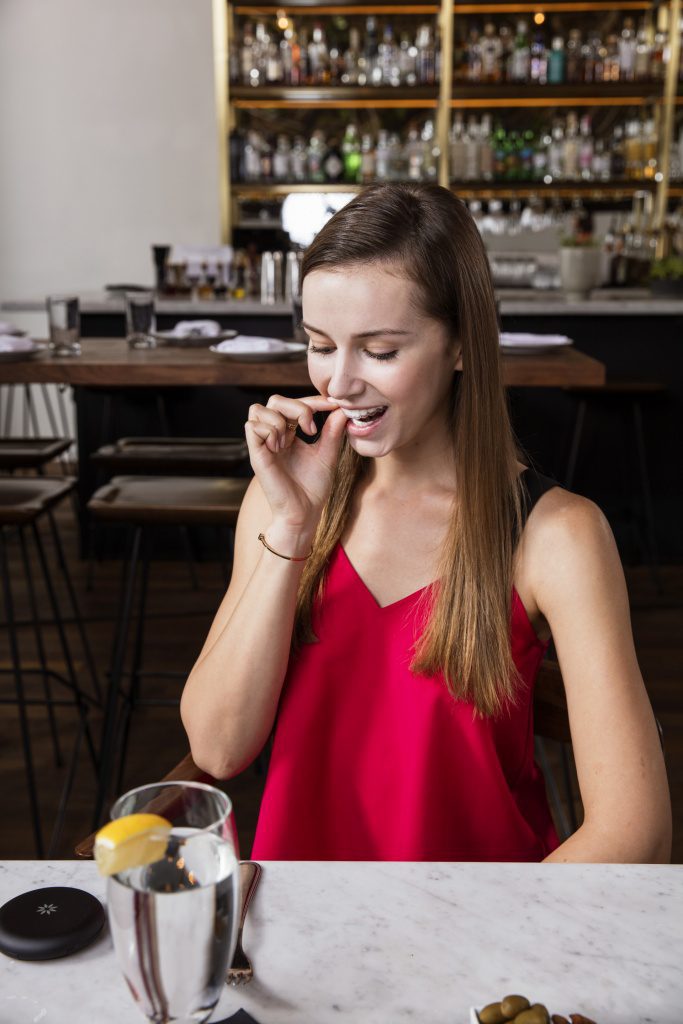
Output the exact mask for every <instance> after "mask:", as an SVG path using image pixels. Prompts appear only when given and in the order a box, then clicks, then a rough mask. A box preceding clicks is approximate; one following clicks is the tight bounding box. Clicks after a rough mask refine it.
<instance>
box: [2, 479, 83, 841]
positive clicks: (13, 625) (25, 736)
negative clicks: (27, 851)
mask: <svg viewBox="0 0 683 1024" xmlns="http://www.w3.org/2000/svg"><path fill="white" fill-rule="evenodd" d="M75 486H76V483H75V481H74V480H65V479H50V478H41V477H17V476H10V477H0V569H1V573H2V591H3V603H4V613H5V623H4V625H5V627H6V634H7V637H8V641H9V655H10V656H9V662H10V667H9V668H2V669H0V674H3V675H10V676H12V677H13V679H14V690H15V694H14V696H13V697H4V696H3V698H2V700H1V701H0V703H2V704H3V705H13V706H15V707H17V708H18V711H19V725H20V731H21V739H22V746H23V755H24V768H25V774H26V783H27V788H28V795H29V801H30V807H31V816H32V821H33V832H34V837H35V845H36V852H37V854H38V856H39V857H42V856H43V854H44V849H45V848H44V843H43V834H42V823H41V815H40V807H39V801H38V789H37V786H36V778H35V771H34V766H33V754H32V748H31V735H30V729H29V715H28V711H29V708H31V707H33V706H36V705H37V706H42V707H45V708H46V709H47V715H48V722H49V728H50V733H51V736H52V742H53V747H54V754H55V762H56V764H57V765H61V764H62V763H63V759H62V753H61V747H60V742H59V736H58V732H57V723H56V719H55V708H56V707H63V706H70V707H73V708H74V709H75V710H76V712H77V713H78V716H79V727H78V731H77V734H76V739H75V742H74V745H73V749H72V753H71V757H70V759H69V763H68V768H67V774H66V779H65V782H64V786H63V789H62V795H61V799H60V804H59V809H58V812H57V817H56V820H55V825H54V829H53V832H52V837H51V840H50V843H49V846H48V851H47V853H48V856H51V855H53V854H54V852H55V851H56V849H57V847H58V843H59V838H60V834H61V829H62V825H63V821H64V815H65V813H66V807H67V801H68V798H69V795H70V792H71V788H72V785H73V780H74V776H75V772H76V767H77V763H78V758H79V754H80V747H81V744H82V740H83V738H84V737H85V740H86V742H87V746H88V749H89V752H90V757H91V759H92V762H93V765H94V767H95V769H96V770H97V768H98V759H97V755H96V752H95V747H94V744H93V741H92V737H91V732H90V727H89V723H88V710H89V708H90V707H91V706H93V705H97V704H98V703H100V689H99V682H98V678H97V672H96V669H95V664H94V661H93V659H92V654H91V651H90V646H89V644H88V641H87V637H86V633H85V627H84V624H83V619H82V617H81V614H80V610H79V607H78V602H77V599H76V594H75V591H74V587H73V583H72V580H71V576H70V573H69V570H68V566H67V563H66V559H65V557H64V551H63V547H62V543H61V539H60V536H59V531H58V529H57V524H56V522H55V519H54V516H53V514H52V510H53V508H54V507H55V506H56V505H57V504H58V503H59V502H60V501H62V500H63V499H64V498H66V497H67V496H69V495H70V494H71V493H72V492H73V489H74V487H75ZM41 520H46V521H47V523H48V524H49V530H50V534H51V539H52V544H53V547H54V559H53V561H56V567H57V569H58V570H59V572H58V576H59V577H61V581H62V583H63V585H64V588H65V590H66V595H67V600H68V606H69V612H70V615H71V616H72V617H73V620H74V623H75V625H76V628H77V630H78V633H79V635H80V640H81V644H82V647H83V652H84V654H85V660H86V663H87V666H88V669H89V673H90V679H91V687H92V689H91V692H89V693H88V692H86V691H85V690H84V689H83V687H82V686H81V684H80V682H79V679H78V674H77V671H76V666H75V663H74V658H73V655H72V652H71V647H70V644H69V640H68V636H67V628H66V622H65V619H64V616H63V613H62V601H61V599H60V596H59V595H58V592H57V587H56V582H55V580H56V578H55V577H54V576H53V572H54V566H52V567H51V565H50V559H49V558H48V554H47V551H46V548H45V545H44V544H43V539H42V536H41V531H40V528H39V524H40V522H41ZM29 538H30V539H32V541H33V548H34V551H35V558H34V561H33V564H32V560H31V551H30V549H29V544H28V543H27V541H28V539H29ZM13 543H16V545H17V547H18V549H19V554H20V563H21V567H22V569H23V575H24V583H25V592H26V605H27V609H26V610H25V611H23V612H22V613H21V615H20V614H19V612H18V603H17V595H16V576H15V575H13V573H12V567H11V565H10V557H9V555H10V549H11V546H12V544H13ZM36 563H37V565H36ZM41 583H42V586H41V585H40V584H41ZM39 590H44V595H45V597H46V598H47V603H48V606H49V613H48V614H47V615H46V613H45V611H44V609H42V610H41V608H40V607H39ZM25 615H27V618H26V619H25V618H24V616H25ZM46 619H48V620H51V625H52V626H53V627H54V629H55V630H56V632H57V635H58V638H59V643H60V647H61V652H62V657H63V662H64V665H63V668H62V666H61V665H60V666H59V668H60V671H56V669H55V667H54V665H52V666H51V664H50V661H49V659H48V656H47V653H46V651H47V645H46V642H45V633H44V630H45V626H46ZM26 621H27V622H28V624H29V625H30V627H31V630H32V633H33V642H34V645H35V647H34V650H35V655H36V656H37V658H32V659H31V660H32V662H33V664H27V663H26V661H25V660H24V659H22V652H21V646H22V645H21V642H20V634H21V627H22V625H24V623H25V622H26ZM36 660H37V662H38V664H37V665H36V664H35V662H36ZM32 675H34V676H35V675H37V676H39V677H41V678H42V684H43V696H42V697H39V698H36V697H31V696H29V695H28V694H27V689H26V685H25V681H26V679H27V677H29V676H32ZM52 680H54V681H56V682H57V683H59V684H60V686H63V687H64V688H65V689H66V690H67V696H66V697H65V698H60V699H56V698H55V697H53V694H52V689H51V685H50V684H51V681H52Z"/></svg>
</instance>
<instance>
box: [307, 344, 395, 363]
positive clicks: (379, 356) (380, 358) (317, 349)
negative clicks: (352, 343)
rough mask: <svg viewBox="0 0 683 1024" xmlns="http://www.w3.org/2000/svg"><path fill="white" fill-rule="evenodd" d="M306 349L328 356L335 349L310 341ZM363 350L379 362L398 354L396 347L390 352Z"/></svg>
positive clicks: (317, 354)
mask: <svg viewBox="0 0 683 1024" xmlns="http://www.w3.org/2000/svg"><path fill="white" fill-rule="evenodd" d="M308 351H309V352H310V353H312V355H316V356H328V355H329V354H330V353H331V352H334V351H335V350H334V349H333V348H324V347H322V346H320V345H314V344H313V342H310V343H309V346H308ZM363 351H364V353H365V355H366V356H369V357H370V359H377V360H378V361H379V362H387V361H388V360H389V359H395V358H396V356H397V355H398V349H394V350H393V351H392V352H370V350H369V349H363Z"/></svg>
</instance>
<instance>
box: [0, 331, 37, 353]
mask: <svg viewBox="0 0 683 1024" xmlns="http://www.w3.org/2000/svg"><path fill="white" fill-rule="evenodd" d="M35 347H36V343H35V341H34V340H33V338H26V337H23V338H18V337H16V335H14V334H0V352H32V351H33V349H34V348H35Z"/></svg>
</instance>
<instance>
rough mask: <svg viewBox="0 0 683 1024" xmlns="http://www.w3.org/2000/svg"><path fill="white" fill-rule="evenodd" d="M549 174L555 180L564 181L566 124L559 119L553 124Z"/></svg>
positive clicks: (549, 150)
mask: <svg viewBox="0 0 683 1024" xmlns="http://www.w3.org/2000/svg"><path fill="white" fill-rule="evenodd" d="M548 174H549V176H550V177H551V179H552V180H553V181H562V180H563V178H564V177H565V173H564V126H563V124H562V122H561V121H560V120H559V119H558V120H557V121H555V123H554V124H553V129H552V133H551V139H550V145H549V147H548Z"/></svg>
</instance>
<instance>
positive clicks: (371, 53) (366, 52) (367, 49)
mask: <svg viewBox="0 0 683 1024" xmlns="http://www.w3.org/2000/svg"><path fill="white" fill-rule="evenodd" d="M378 49H379V41H378V38H377V19H376V18H375V16H374V14H370V15H368V17H367V18H366V19H365V45H364V47H363V56H364V58H365V77H366V83H367V85H371V84H372V83H373V82H374V81H375V75H376V72H377V52H378ZM360 84H361V83H360V82H359V85H360Z"/></svg>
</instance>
